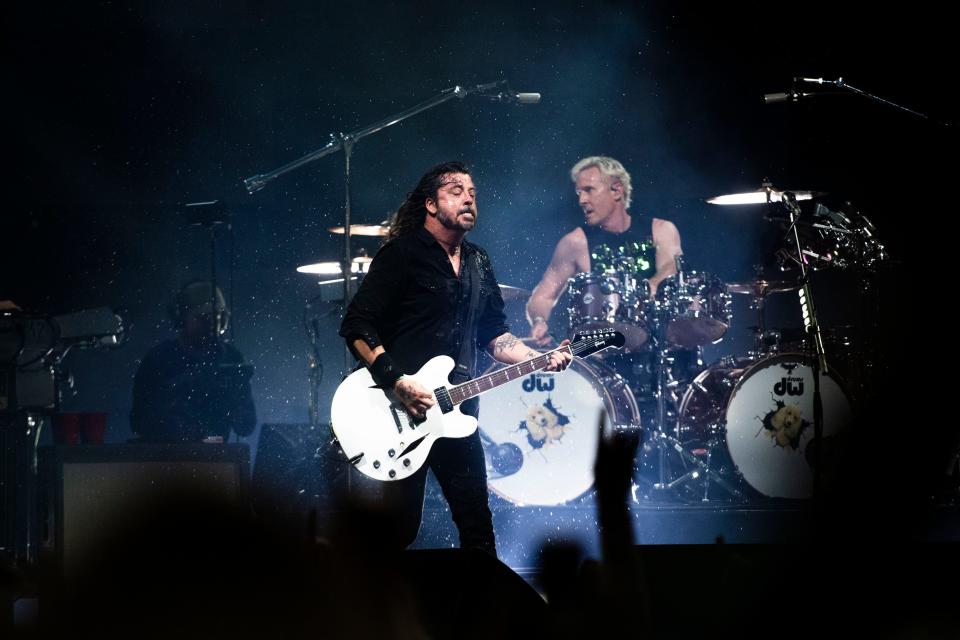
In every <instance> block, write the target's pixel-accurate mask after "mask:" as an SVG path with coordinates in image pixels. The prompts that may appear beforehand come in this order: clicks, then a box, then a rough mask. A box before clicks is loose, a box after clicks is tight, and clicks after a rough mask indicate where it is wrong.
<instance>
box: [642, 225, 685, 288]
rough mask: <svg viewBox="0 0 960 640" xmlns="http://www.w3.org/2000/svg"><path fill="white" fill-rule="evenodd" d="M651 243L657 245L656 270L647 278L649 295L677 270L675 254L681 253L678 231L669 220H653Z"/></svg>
mask: <svg viewBox="0 0 960 640" xmlns="http://www.w3.org/2000/svg"><path fill="white" fill-rule="evenodd" d="M653 243H654V244H655V245H656V247H657V256H656V260H657V272H656V273H655V274H653V275H652V276H650V277H649V278H647V282H649V283H650V297H651V298H652V297H653V296H654V295H655V294H656V293H657V286H659V284H660V283H661V282H662V281H663V280H664V279H666V278H668V277H670V276H672V275H673V274H675V273H676V272H677V260H676V258H677V256H679V255H682V254H683V249H681V248H680V232H679V231H677V226H676V225H675V224H673V223H672V222H670V221H669V220H660V219H659V218H658V219H656V220H654V223H653Z"/></svg>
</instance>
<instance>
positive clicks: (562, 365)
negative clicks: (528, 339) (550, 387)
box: [487, 332, 573, 371]
mask: <svg viewBox="0 0 960 640" xmlns="http://www.w3.org/2000/svg"><path fill="white" fill-rule="evenodd" d="M568 344H570V341H569V340H564V341H563V342H561V343H560V346H561V347H565V346H566V345H568ZM487 353H489V354H490V355H491V356H493V358H494V359H495V360H497V361H499V362H503V363H505V364H516V363H518V362H523V361H524V360H529V359H530V358H535V357H536V356H538V355H540V354H539V353H538V352H536V351H534V350H533V349H531V348H530V347H528V346H527V345H525V344H524V343H523V340H521V339H520V338H518V337H517V336H515V335H513V334H512V333H509V332H508V333H504V334H501V335H499V336H497V337H496V338H494V339H493V340H491V341H490V344H488V345H487ZM572 359H573V355H572V354H571V353H570V350H569V349H562V348H560V349H557V350H555V351H551V352H550V364H549V365H548V366H547V368H546V369H545V370H546V371H563V370H564V369H566V368H567V365H568V364H570V361H571V360H572Z"/></svg>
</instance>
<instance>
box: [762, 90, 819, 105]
mask: <svg viewBox="0 0 960 640" xmlns="http://www.w3.org/2000/svg"><path fill="white" fill-rule="evenodd" d="M812 95H813V94H812V93H799V92H797V91H788V92H786V93H765V94H764V95H763V103H764V104H773V103H774V102H796V101H797V100H798V99H800V98H806V97H807V96H812Z"/></svg>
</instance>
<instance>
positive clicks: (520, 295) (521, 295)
mask: <svg viewBox="0 0 960 640" xmlns="http://www.w3.org/2000/svg"><path fill="white" fill-rule="evenodd" d="M500 295H501V296H503V301H504V302H510V301H511V300H526V299H527V298H529V297H530V292H529V291H528V290H526V289H521V288H520V287H511V286H510V285H508V284H501V285H500Z"/></svg>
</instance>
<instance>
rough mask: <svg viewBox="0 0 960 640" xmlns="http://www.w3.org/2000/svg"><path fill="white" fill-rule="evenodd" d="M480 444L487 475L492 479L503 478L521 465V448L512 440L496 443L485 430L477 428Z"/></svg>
mask: <svg viewBox="0 0 960 640" xmlns="http://www.w3.org/2000/svg"><path fill="white" fill-rule="evenodd" d="M477 432H478V433H479V434H480V444H481V445H482V446H483V453H484V458H486V461H487V477H488V478H489V479H492V480H497V479H499V478H505V477H507V476H510V475H513V474H515V473H517V472H518V471H520V469H521V468H522V467H523V450H522V449H520V447H518V446H517V445H515V444H514V443H512V442H502V443H497V442H495V441H494V439H493V438H491V437H490V436H489V435H488V434H487V432H486V431H484V430H483V429H480V428H478V429H477Z"/></svg>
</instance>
